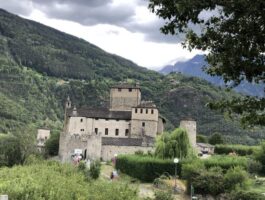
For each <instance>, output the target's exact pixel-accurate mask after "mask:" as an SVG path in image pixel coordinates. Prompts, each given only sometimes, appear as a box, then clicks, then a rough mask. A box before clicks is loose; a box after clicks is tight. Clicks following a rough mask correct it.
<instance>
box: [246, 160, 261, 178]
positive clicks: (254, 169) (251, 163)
mask: <svg viewBox="0 0 265 200" xmlns="http://www.w3.org/2000/svg"><path fill="white" fill-rule="evenodd" d="M247 170H248V172H249V173H251V174H258V173H260V172H261V170H262V164H261V163H260V162H259V161H257V160H253V159H249V160H248V168H247Z"/></svg>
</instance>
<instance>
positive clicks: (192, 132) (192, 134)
mask: <svg viewBox="0 0 265 200" xmlns="http://www.w3.org/2000/svg"><path fill="white" fill-rule="evenodd" d="M180 128H183V129H185V130H186V131H187V133H188V137H189V140H190V144H191V146H192V147H194V148H196V135H197V130H196V121H193V120H182V121H180Z"/></svg>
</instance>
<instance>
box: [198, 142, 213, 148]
mask: <svg viewBox="0 0 265 200" xmlns="http://www.w3.org/2000/svg"><path fill="white" fill-rule="evenodd" d="M196 144H197V146H198V147H204V148H214V146H213V145H211V144H207V143H196Z"/></svg>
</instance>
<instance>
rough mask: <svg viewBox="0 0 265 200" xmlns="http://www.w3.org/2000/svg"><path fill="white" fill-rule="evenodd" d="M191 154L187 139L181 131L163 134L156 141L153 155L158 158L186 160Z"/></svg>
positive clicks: (185, 134)
mask: <svg viewBox="0 0 265 200" xmlns="http://www.w3.org/2000/svg"><path fill="white" fill-rule="evenodd" d="M191 153H192V148H191V146H190V142H189V138H188V135H187V132H186V131H185V130H183V129H180V128H177V129H175V130H174V131H173V132H171V133H167V132H166V133H163V134H162V135H161V136H160V137H159V138H158V139H157V141H156V149H155V155H156V156H157V157H159V158H163V159H164V158H175V157H177V158H186V157H188V156H189V155H191Z"/></svg>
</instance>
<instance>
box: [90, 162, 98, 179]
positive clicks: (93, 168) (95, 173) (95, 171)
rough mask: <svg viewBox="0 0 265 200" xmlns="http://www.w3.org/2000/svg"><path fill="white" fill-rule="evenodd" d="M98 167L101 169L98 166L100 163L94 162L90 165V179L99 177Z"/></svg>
mask: <svg viewBox="0 0 265 200" xmlns="http://www.w3.org/2000/svg"><path fill="white" fill-rule="evenodd" d="M100 167H101V164H100V161H98V160H97V161H94V162H92V163H91V164H90V170H89V172H90V176H91V178H92V179H97V178H98V177H99V175H100Z"/></svg>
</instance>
